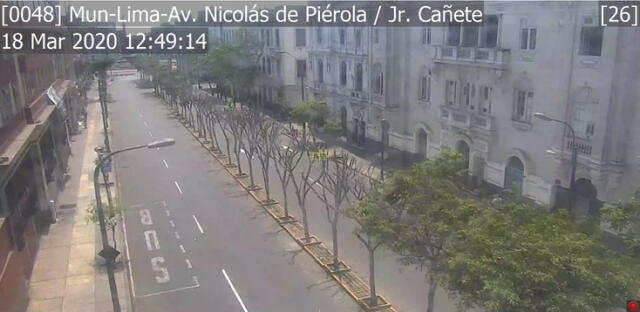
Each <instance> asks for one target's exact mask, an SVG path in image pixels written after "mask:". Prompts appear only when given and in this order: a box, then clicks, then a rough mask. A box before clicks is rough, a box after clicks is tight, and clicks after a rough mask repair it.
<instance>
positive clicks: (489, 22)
mask: <svg viewBox="0 0 640 312" xmlns="http://www.w3.org/2000/svg"><path fill="white" fill-rule="evenodd" d="M499 24H500V18H499V17H498V16H497V15H486V16H485V17H484V21H483V22H482V27H481V28H480V47H481V48H495V47H496V46H497V45H498V26H499Z"/></svg>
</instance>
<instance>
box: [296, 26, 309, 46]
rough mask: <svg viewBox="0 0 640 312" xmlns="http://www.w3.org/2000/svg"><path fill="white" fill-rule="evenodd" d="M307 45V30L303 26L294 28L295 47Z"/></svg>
mask: <svg viewBox="0 0 640 312" xmlns="http://www.w3.org/2000/svg"><path fill="white" fill-rule="evenodd" d="M306 45H307V32H306V31H305V29H304V28H296V47H304V46H306Z"/></svg>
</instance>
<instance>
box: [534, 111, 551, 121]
mask: <svg viewBox="0 0 640 312" xmlns="http://www.w3.org/2000/svg"><path fill="white" fill-rule="evenodd" d="M533 117H536V118H538V119H542V120H544V121H551V118H549V117H548V116H547V115H545V114H543V113H533Z"/></svg>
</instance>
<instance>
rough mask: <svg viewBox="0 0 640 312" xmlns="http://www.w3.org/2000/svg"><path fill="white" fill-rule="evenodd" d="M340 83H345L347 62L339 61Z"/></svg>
mask: <svg viewBox="0 0 640 312" xmlns="http://www.w3.org/2000/svg"><path fill="white" fill-rule="evenodd" d="M340 85H341V86H346V85H347V63H345V62H342V63H340Z"/></svg>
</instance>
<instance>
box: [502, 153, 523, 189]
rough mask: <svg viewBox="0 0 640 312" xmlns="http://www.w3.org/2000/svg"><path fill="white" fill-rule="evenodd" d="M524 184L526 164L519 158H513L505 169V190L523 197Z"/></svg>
mask: <svg viewBox="0 0 640 312" xmlns="http://www.w3.org/2000/svg"><path fill="white" fill-rule="evenodd" d="M523 182H524V164H523V163H522V161H521V160H520V159H519V158H518V157H516V156H512V157H511V158H509V161H508V162H507V166H506V167H505V169H504V188H505V189H506V190H511V191H512V192H514V193H515V194H518V195H521V194H522V186H523Z"/></svg>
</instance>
